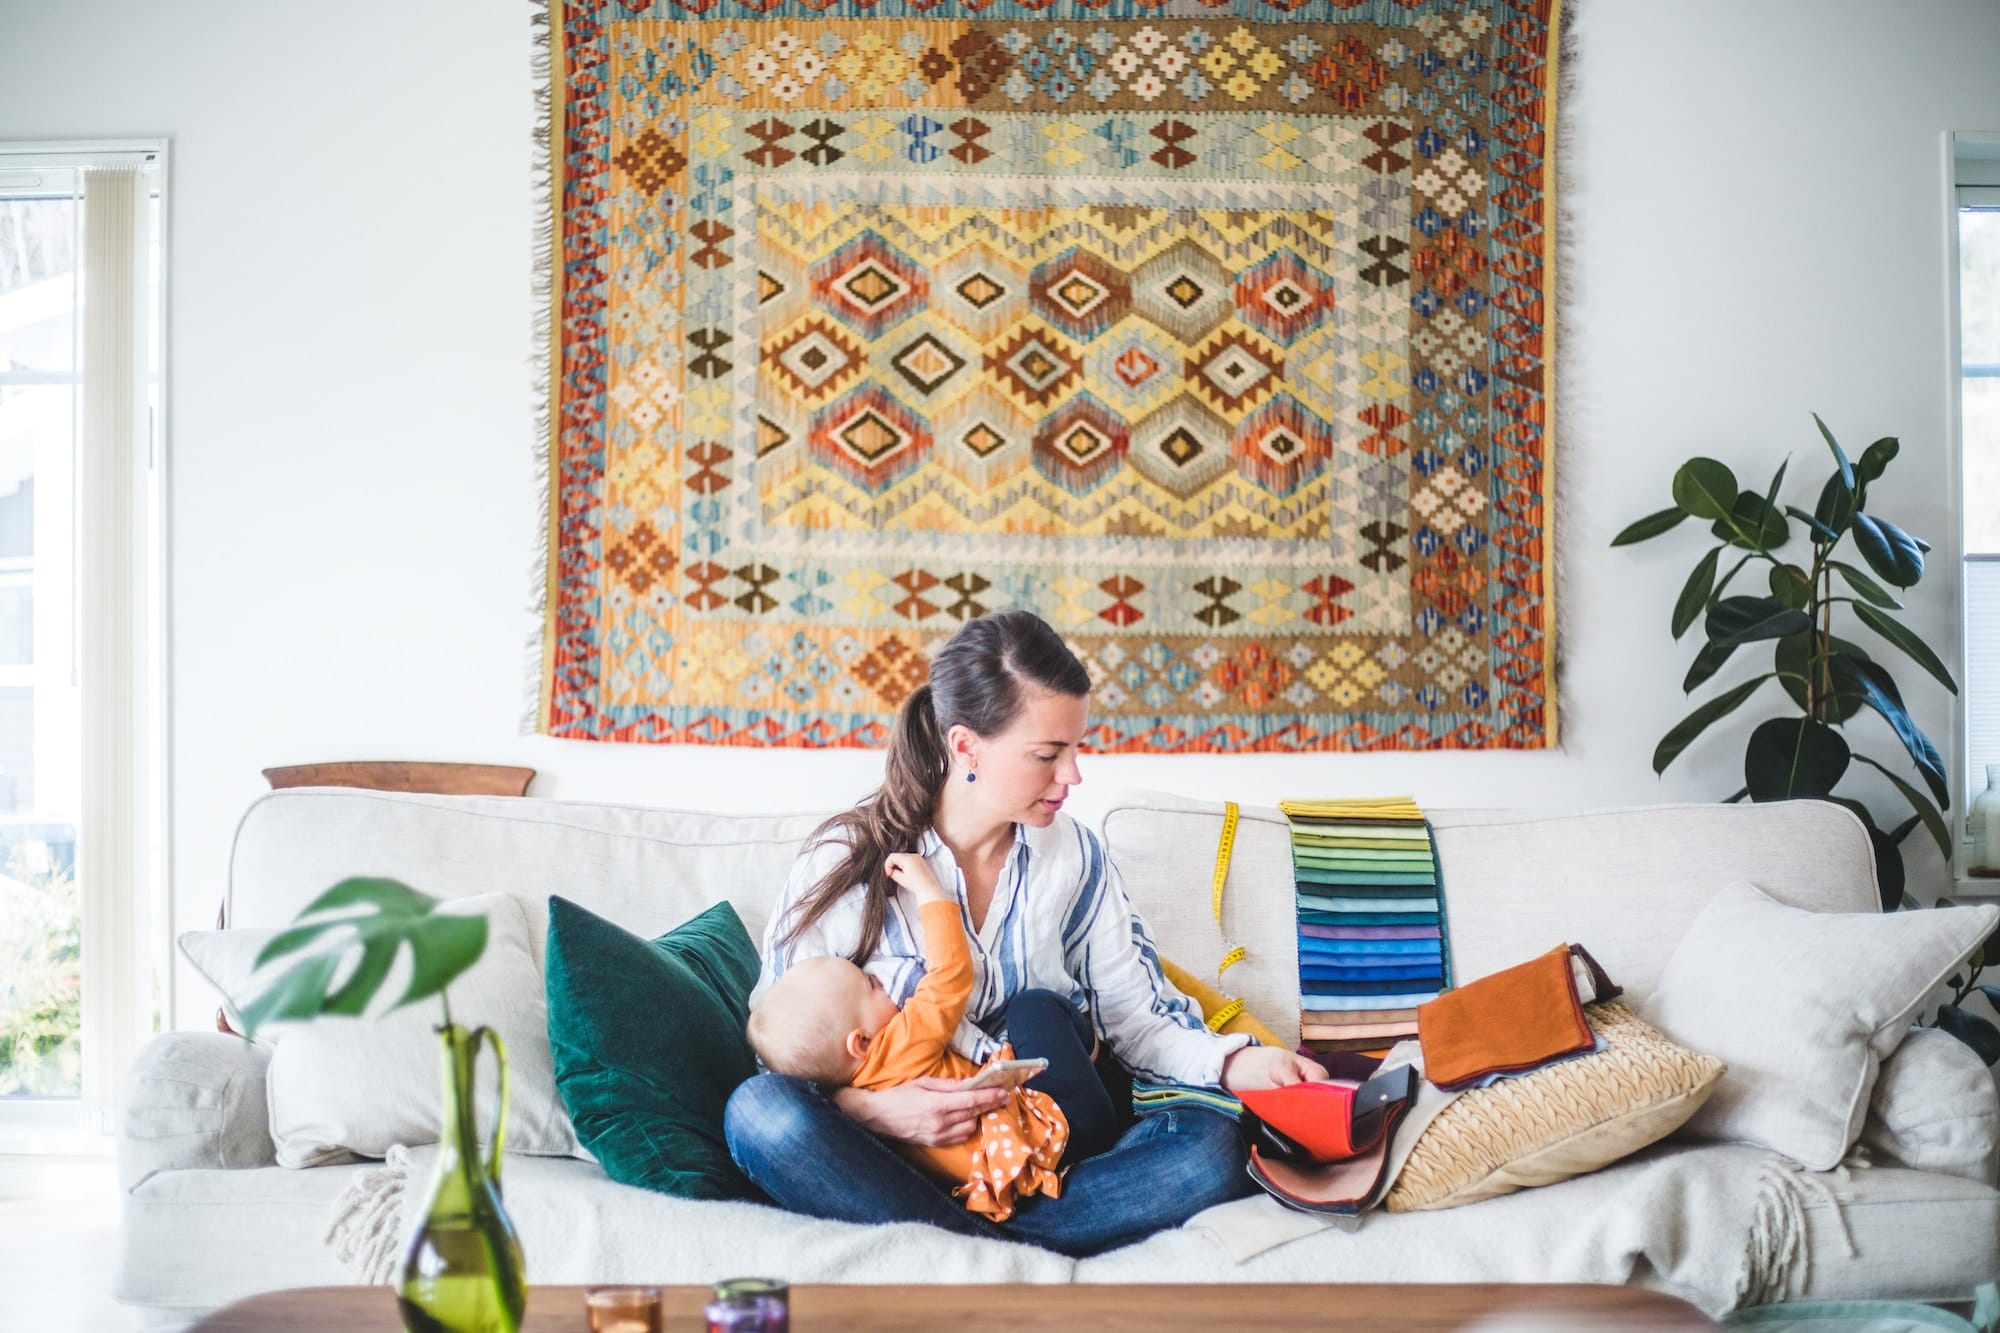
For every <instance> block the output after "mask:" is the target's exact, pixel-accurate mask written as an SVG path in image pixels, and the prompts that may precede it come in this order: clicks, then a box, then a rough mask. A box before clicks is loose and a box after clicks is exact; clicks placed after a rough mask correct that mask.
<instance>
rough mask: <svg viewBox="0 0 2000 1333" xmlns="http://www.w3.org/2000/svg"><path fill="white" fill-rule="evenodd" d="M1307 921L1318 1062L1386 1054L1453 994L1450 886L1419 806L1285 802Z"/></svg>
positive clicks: (1302, 925) (1303, 929)
mask: <svg viewBox="0 0 2000 1333" xmlns="http://www.w3.org/2000/svg"><path fill="white" fill-rule="evenodd" d="M1278 805H1279V808H1280V809H1282V810H1283V811H1284V812H1285V817H1286V819H1287V820H1288V821H1289V823H1290V825H1291V832H1292V875H1293V878H1294V880H1295V882H1296V886H1297V892H1298V911H1299V996H1300V1011H1301V1012H1300V1014H1299V1029H1300V1035H1301V1037H1302V1040H1303V1042H1304V1045H1305V1048H1306V1049H1307V1050H1308V1051H1309V1052H1312V1053H1314V1054H1331V1053H1333V1052H1340V1051H1367V1052H1379V1051H1386V1050H1387V1049H1388V1048H1389V1047H1391V1046H1393V1045H1395V1044H1396V1043H1397V1042H1399V1041H1402V1040H1403V1039H1404V1038H1406V1037H1414V1036H1416V1035H1417V1006H1418V1005H1420V1004H1422V1003H1424V1001H1426V1000H1429V999H1433V998H1435V997H1436V996H1437V995H1438V994H1439V993H1440V992H1441V991H1443V990H1445V989H1446V988H1447V987H1449V986H1450V985H1451V949H1450V945H1449V940H1448V936H1447V933H1446V929H1445V912H1444V885H1443V881H1442V879H1441V877H1440V876H1439V874H1438V865H1437V846H1436V843H1435V842H1433V841H1432V838H1431V830H1430V825H1429V823H1428V822H1427V821H1426V820H1425V819H1424V812H1423V811H1422V810H1421V809H1419V808H1418V806H1417V804H1416V802H1414V801H1412V800H1411V799H1410V798H1409V797H1407V796H1390V797H1371V798H1363V799H1350V800H1332V801H1280V802H1279V803H1278Z"/></svg>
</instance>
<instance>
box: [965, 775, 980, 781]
mask: <svg viewBox="0 0 2000 1333" xmlns="http://www.w3.org/2000/svg"><path fill="white" fill-rule="evenodd" d="M965 780H966V781H967V782H977V781H979V775H978V774H977V773H967V774H966V775H965Z"/></svg>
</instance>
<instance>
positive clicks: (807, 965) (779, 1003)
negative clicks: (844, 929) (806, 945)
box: [750, 958, 896, 1087]
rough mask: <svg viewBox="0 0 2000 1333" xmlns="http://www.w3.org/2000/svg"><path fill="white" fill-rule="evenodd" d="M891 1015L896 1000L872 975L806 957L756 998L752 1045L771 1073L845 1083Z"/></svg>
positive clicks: (842, 960)
mask: <svg viewBox="0 0 2000 1333" xmlns="http://www.w3.org/2000/svg"><path fill="white" fill-rule="evenodd" d="M895 1016H896V1002H895V1001H894V1000H892V999H890V998H889V992H888V991H887V990H885V989H883V986H882V983H881V982H880V981H879V980H877V979H876V978H875V977H874V976H873V975H871V974H869V973H867V972H863V971H862V970H861V969H860V968H858V967H856V966H855V965H854V964H853V963H850V962H848V961H847V960H846V959H845V958H808V959H806V960H805V961H804V962H801V963H795V964H793V965H792V966H791V967H790V968H787V969H786V971H785V974H784V975H783V976H781V977H779V978H778V979H777V980H776V981H775V982H773V983H771V989H769V990H767V991H765V992H764V996H763V998H762V999H760V1000H759V1001H758V1002H757V1007H756V1008H755V1009H753V1010H752V1011H751V1013H750V1045H751V1048H752V1049H753V1050H755V1051H756V1052H757V1058H758V1059H760V1060H762V1061H763V1062H764V1067H765V1068H766V1069H769V1070H770V1071H771V1072H773V1073H776V1074H790V1075H792V1076H794V1077H795V1078H803V1079H810V1080H812V1081H813V1082H814V1083H826V1084H833V1085H837V1086H841V1087H845V1086H846V1085H847V1084H848V1083H850V1082H852V1081H853V1079H854V1074H855V1071H856V1070H858V1069H860V1068H861V1062H862V1060H863V1059H865V1058H866V1057H867V1055H868V1048H869V1047H870V1046H871V1045H872V1044H873V1043H874V1041H875V1034H876V1033H878V1032H880V1031H881V1030H882V1028H883V1027H884V1026H885V1025H886V1024H887V1023H888V1022H889V1020H890V1019H892V1018H894V1017H895Z"/></svg>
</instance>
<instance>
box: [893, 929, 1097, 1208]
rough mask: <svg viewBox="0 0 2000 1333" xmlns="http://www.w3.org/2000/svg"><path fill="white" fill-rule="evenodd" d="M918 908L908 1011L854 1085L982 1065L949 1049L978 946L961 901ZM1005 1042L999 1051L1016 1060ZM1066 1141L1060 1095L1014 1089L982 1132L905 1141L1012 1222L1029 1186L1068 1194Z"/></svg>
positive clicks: (954, 1074)
mask: <svg viewBox="0 0 2000 1333" xmlns="http://www.w3.org/2000/svg"><path fill="white" fill-rule="evenodd" d="M917 910H918V914H919V917H920V919H921V920H922V921H923V927H924V969H925V970H924V977H923V980H922V981H920V982H918V983H917V989H916V992H915V993H914V994H912V995H911V996H910V999H909V1002H908V1003H907V1004H905V1005H904V1006H903V1008H902V1011H901V1012H900V1013H898V1014H897V1015H896V1016H895V1017H894V1018H892V1019H890V1020H889V1022H888V1023H887V1024H886V1025H884V1027H883V1028H882V1030H881V1031H880V1032H878V1033H876V1034H875V1040H874V1041H873V1042H872V1043H871V1044H870V1045H869V1048H868V1055H867V1058H865V1059H864V1060H862V1062H861V1068H859V1069H857V1070H856V1071H855V1072H854V1079H853V1086H855V1087H857V1088H865V1089H868V1090H870V1091H875V1090H879V1089H882V1088H893V1087H896V1086H897V1085H899V1084H903V1083H908V1082H910V1081H911V1080H912V1079H919V1078H953V1079H958V1078H970V1077H971V1076H972V1075H974V1074H976V1073H978V1072H979V1066H978V1065H975V1064H973V1063H972V1061H970V1060H968V1059H966V1058H965V1057H964V1056H962V1055H960V1054H959V1053H958V1052H957V1051H954V1050H953V1049H951V1037H952V1034H953V1033H954V1032H956V1031H958V1024H959V1020H960V1019H962V1018H964V1017H965V1004H966V1001H967V1000H969V999H970V998H971V996H972V950H971V949H970V948H968V947H967V945H966V942H965V927H964V926H963V924H962V923H961V922H960V921H959V915H958V904H957V903H955V902H935V903H925V904H924V905H923V906H922V907H920V908H919V909H917ZM1013 1054H1014V1052H1013V1048H1012V1047H1011V1046H1007V1047H1002V1048H1001V1050H1000V1054H999V1056H998V1057H996V1058H998V1059H1003V1060H1005V1059H1012V1058H1013ZM1068 1144H1069V1121H1068V1120H1067V1119H1066V1118H1065V1117H1064V1116H1063V1113H1062V1108H1061V1107H1059V1106H1057V1105H1056V1102H1055V1098H1053V1097H1051V1096H1049V1095H1048V1094H1047V1093H1045V1092H1036V1091H1032V1090H1030V1089H1028V1088H1016V1089H1014V1091H1013V1092H1011V1093H1009V1094H1008V1098H1007V1102H1006V1104H1005V1105H1003V1106H1001V1107H1000V1108H999V1109H998V1110H993V1111H988V1112H987V1113H986V1114H985V1115H983V1116H981V1117H980V1118H979V1133H978V1134H976V1135H975V1136H973V1137H972V1138H970V1139H968V1140H966V1141H965V1142H964V1143H959V1144H953V1145H952V1146H950V1147H946V1148H926V1147H918V1146H914V1145H910V1144H900V1145H898V1147H899V1148H900V1149H901V1150H902V1152H903V1154H904V1155H905V1156H907V1157H909V1158H910V1159H911V1160H912V1161H914V1162H916V1164H917V1165H918V1166H920V1167H922V1168H923V1169H924V1170H926V1171H928V1172H930V1173H931V1174H932V1175H935V1176H937V1177H939V1178H940V1179H944V1180H949V1181H954V1182H959V1184H958V1188H957V1189H955V1190H953V1191H952V1194H953V1196H954V1197H956V1198H961V1199H964V1200H965V1206H966V1207H967V1208H968V1209H970V1210H971V1211H972V1212H975V1213H979V1214H980V1215H982V1216H984V1217H989V1218H991V1219H992V1220H993V1221H995V1222H1005V1221H1006V1220H1007V1219H1008V1218H1010V1217H1012V1216H1013V1215H1014V1200H1015V1199H1016V1198H1024V1197H1026V1196H1028V1195H1032V1194H1046V1195H1048V1196H1049V1197H1050V1198H1051V1199H1053V1198H1056V1197H1057V1196H1058V1195H1060V1194H1061V1193H1062V1181H1061V1179H1060V1178H1059V1177H1058V1175H1057V1174H1056V1163H1057V1162H1059V1161H1060V1160H1061V1159H1062V1154H1063V1149H1064V1148H1065V1147H1067V1146H1068Z"/></svg>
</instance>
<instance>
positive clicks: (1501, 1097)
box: [1384, 1001, 1725, 1213]
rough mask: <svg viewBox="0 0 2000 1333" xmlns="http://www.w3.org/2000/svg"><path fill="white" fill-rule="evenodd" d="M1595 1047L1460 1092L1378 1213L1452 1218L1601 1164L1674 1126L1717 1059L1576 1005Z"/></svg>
mask: <svg viewBox="0 0 2000 1333" xmlns="http://www.w3.org/2000/svg"><path fill="white" fill-rule="evenodd" d="M1583 1012H1584V1016H1585V1017H1586V1018H1588V1019H1589V1020H1590V1026H1591V1028H1592V1029H1593V1030H1595V1031H1596V1032H1597V1033H1598V1035H1599V1036H1601V1037H1603V1038H1604V1041H1605V1049H1604V1050H1601V1051H1598V1052H1597V1053H1595V1054H1594V1055H1584V1056H1579V1057H1577V1058H1576V1059H1574V1060H1564V1061H1562V1062H1560V1063H1558V1064H1553V1065H1550V1066H1549V1067H1548V1068H1546V1069H1538V1070H1536V1071H1535V1072H1534V1073H1532V1074H1527V1075H1523V1076H1522V1077H1520V1078H1507V1079H1501V1080H1500V1081H1499V1082H1498V1083H1494V1084H1491V1085H1489V1086H1487V1087H1484V1088H1474V1089H1472V1090H1471V1091H1469V1092H1466V1093H1463V1094H1461V1095H1460V1096H1459V1097H1458V1098H1457V1099H1456V1100H1455V1101H1453V1102H1452V1103H1451V1105H1449V1106H1447V1107H1445V1108H1444V1110H1442V1111H1440V1112H1439V1113H1438V1116H1437V1119H1435V1120H1433V1121H1431V1123H1430V1124H1429V1125H1428V1126H1427V1127H1425V1129H1424V1132H1423V1135H1422V1137H1420V1138H1419V1139H1418V1140H1417V1141H1416V1143H1415V1144H1414V1145H1413V1146H1412V1147H1411V1149H1410V1157H1409V1160H1408V1161H1407V1162H1406V1163H1405V1164H1404V1166H1403V1170H1402V1173H1401V1174H1400V1175H1398V1176H1397V1177H1396V1183H1395V1185H1394V1187H1392V1188H1391V1189H1390V1191H1389V1197H1388V1199H1387V1200H1386V1201H1385V1203H1384V1206H1385V1207H1387V1208H1388V1210H1389V1211H1390V1212H1392V1213H1414V1212H1419V1211H1421V1210H1423V1209H1426V1208H1455V1207H1457V1206H1458V1205H1459V1204H1462V1203H1477V1202H1478V1201H1479V1200H1481V1199H1490V1198H1493V1197H1494V1196H1495V1195H1500V1194H1511V1193H1513V1192H1514V1191H1515V1190H1518V1189H1526V1188H1528V1187H1529V1186H1531V1185H1552V1184H1554V1183H1555V1182H1556V1181H1558V1180H1568V1179H1569V1178H1570V1177H1571V1176H1580V1175H1583V1174H1585V1173H1586V1172H1590V1171H1595V1170H1597V1169H1598V1168H1599V1167H1601V1166H1609V1165H1610V1164H1611V1163H1613V1162H1615V1161H1617V1160H1618V1159H1619V1158H1621V1157H1624V1156H1627V1155H1628V1154H1630V1153H1635V1152H1637V1151H1638V1150H1639V1149H1641V1148H1643V1147H1645V1146H1646V1145H1647V1144H1649V1143H1652V1142H1654V1141H1656V1140H1658V1139H1663V1138H1665V1137H1666V1136H1667V1135H1669V1134H1671V1133H1673V1132H1674V1130H1676V1129H1678V1128H1680V1126H1681V1125H1682V1123H1683V1122H1685V1121H1686V1120H1687V1118H1688V1117H1689V1116H1691V1115H1693V1114H1694V1113H1695V1112H1696V1111H1697V1110H1698V1109H1700V1107H1701V1104H1702V1103H1703V1102H1704V1101H1706V1100H1707V1099H1708V1095H1709V1094H1710V1093H1711V1092H1714V1091H1715V1085H1716V1084H1717V1083H1719V1082H1721V1081H1722V1075H1723V1072H1724V1070H1725V1066H1724V1065H1723V1063H1722V1061H1720V1060H1717V1059H1714V1058H1713V1057H1711V1056H1706V1055H1702V1054H1701V1053H1700V1052H1698V1051H1691V1050H1688V1049H1687V1048H1686V1047H1685V1046H1677V1045H1675V1044H1674V1043H1673V1042H1671V1041H1669V1040H1667V1038H1666V1037H1665V1036H1663V1035H1661V1033H1660V1031H1659V1030H1658V1029H1657V1028H1654V1027H1651V1026H1649V1025H1648V1024H1647V1023H1646V1022H1645V1021H1644V1020H1642V1019H1640V1018H1639V1017H1638V1015H1636V1014H1634V1013H1633V1012H1632V1011H1631V1010H1630V1009H1627V1008H1626V1007H1625V1006H1624V1005H1622V1004H1619V1003H1617V1002H1615V1001H1613V1002H1608V1003H1605V1004H1593V1005H1586V1006H1585V1007H1584V1011H1583Z"/></svg>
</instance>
